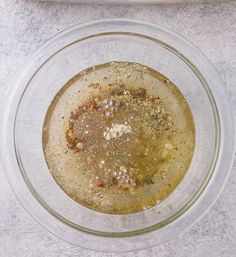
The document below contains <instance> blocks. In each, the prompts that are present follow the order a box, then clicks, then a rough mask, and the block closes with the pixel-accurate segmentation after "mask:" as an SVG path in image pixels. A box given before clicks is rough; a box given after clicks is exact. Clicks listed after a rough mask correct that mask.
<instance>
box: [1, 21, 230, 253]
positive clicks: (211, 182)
mask: <svg viewBox="0 0 236 257" xmlns="http://www.w3.org/2000/svg"><path fill="white" fill-rule="evenodd" d="M117 23H124V24H125V25H126V26H128V27H129V26H130V27H131V26H132V25H133V24H136V25H139V26H140V27H141V26H143V27H149V28H150V29H151V28H152V29H153V30H156V31H162V33H165V34H166V35H167V36H169V37H173V38H177V39H178V40H179V41H180V42H182V43H184V47H187V48H188V50H189V52H188V53H187V55H188V57H186V56H185V55H184V54H185V53H186V51H185V49H181V50H182V51H181V50H180V49H179V45H178V43H176V45H175V46H174V47H173V46H172V45H171V46H170V45H168V44H166V43H165V42H162V41H159V40H158V39H157V38H153V37H150V36H148V35H146V34H142V33H143V32H144V31H142V33H140V34H139V33H134V32H129V30H130V28H126V30H128V31H126V32H124V34H126V35H127V34H129V35H131V34H132V35H135V36H143V37H145V38H148V39H151V40H154V41H155V42H159V43H160V42H161V43H162V45H163V46H166V47H168V48H169V49H170V50H172V51H175V53H177V54H178V57H180V58H181V59H182V60H184V61H185V62H187V64H188V65H189V66H190V67H191V69H192V70H193V71H194V72H195V74H196V75H197V77H198V78H199V80H201V82H202V83H203V85H205V86H206V87H205V89H206V92H207V94H208V96H209V99H210V100H211V101H212V106H213V109H214V106H215V108H216V109H215V115H216V117H215V118H216V119H218V121H220V123H217V121H215V122H216V127H218V134H217V138H216V142H217V144H218V147H216V150H217V151H216V152H215V155H214V160H213V165H212V166H211V172H210V173H209V175H208V177H207V180H206V181H205V183H204V184H202V186H201V190H199V191H198V192H197V194H196V195H195V197H194V198H193V199H192V201H191V202H190V203H188V204H187V207H186V208H183V210H181V211H180V212H179V213H177V214H178V215H174V218H172V219H169V221H168V222H167V223H164V224H161V226H157V225H158V224H157V225H153V226H151V227H149V228H144V229H139V230H137V231H131V232H129V231H128V232H118V233H110V232H101V231H90V230H88V229H86V228H78V225H76V228H75V227H74V225H73V224H69V223H68V222H67V221H65V219H64V218H63V217H62V218H61V219H59V220H60V222H61V224H60V225H61V227H62V228H63V229H65V228H66V227H65V225H66V226H68V225H69V226H71V228H72V229H73V230H74V229H76V231H77V230H78V229H80V232H82V233H87V234H88V235H89V236H95V237H98V236H99V237H101V238H103V240H105V238H116V239H119V238H120V239H122V238H125V237H126V238H129V237H138V236H139V235H144V234H145V233H155V232H157V231H158V229H159V228H165V229H167V230H169V232H170V233H169V234H171V235H169V237H168V236H167V237H166V238H165V240H162V241H167V240H169V239H171V238H172V237H173V236H175V235H177V234H179V232H178V233H177V231H175V233H174V230H173V228H172V226H167V225H173V224H175V226H176V225H178V221H179V219H183V216H184V219H185V223H186V221H187V220H188V222H187V223H189V224H188V226H187V225H185V226H184V229H183V230H185V229H187V228H188V227H189V226H190V225H192V224H193V223H194V222H195V221H197V220H198V219H199V218H200V217H201V216H203V215H204V214H205V213H206V212H207V210H208V209H210V207H211V206H212V205H213V204H214V202H215V201H216V199H217V198H218V196H219V194H220V192H221V191H222V189H223V186H224V185H225V183H226V180H227V178H228V176H229V173H230V169H231V167H232V163H233V159H234V158H233V155H234V152H235V136H234V131H235V129H234V122H233V116H232V113H231V110H232V108H231V105H230V102H228V101H227V98H226V95H225V93H224V90H223V88H221V85H222V82H221V80H220V78H219V76H218V74H217V72H216V71H215V69H214V68H213V66H212V64H211V63H210V62H209V60H208V59H207V58H206V57H205V56H204V55H203V54H202V53H201V52H200V51H199V50H198V49H197V48H196V47H195V46H193V45H192V44H191V43H190V42H189V41H187V40H186V39H184V38H182V37H181V36H179V35H177V34H176V33H174V32H172V31H170V30H168V29H164V28H162V27H158V26H154V25H152V24H149V23H146V22H140V21H135V20H129V19H104V20H98V21H92V22H86V23H82V24H79V25H76V26H73V27H71V28H69V29H66V30H64V31H62V32H60V33H58V34H56V35H55V36H53V37H52V38H51V39H50V40H48V41H47V42H46V43H45V44H44V45H43V46H42V47H41V48H39V49H38V50H37V51H36V52H35V53H34V55H32V57H31V58H30V59H29V60H28V62H27V63H26V64H25V66H24V67H23V69H22V72H21V73H20V74H19V75H18V76H17V77H16V79H15V82H14V83H13V85H12V87H11V88H10V90H9V94H8V96H7V99H6V103H5V113H4V117H3V123H2V129H1V138H2V142H3V144H2V145H1V149H0V154H1V158H2V162H3V164H4V167H5V171H6V172H5V173H6V176H7V179H8V181H9V184H10V185H11V188H12V190H13V192H14V193H15V195H16V197H17V198H18V200H19V201H20V202H21V204H22V205H23V207H24V208H25V209H26V210H27V211H28V212H29V213H30V214H31V215H32V216H33V217H34V218H35V219H36V220H37V221H38V222H39V223H40V224H41V225H43V226H44V227H46V229H48V230H49V231H51V232H52V233H54V234H56V235H57V236H59V237H60V238H62V239H64V240H66V239H65V237H64V233H65V231H63V233H62V232H61V228H60V229H59V230H58V229H56V228H55V226H53V225H49V226H48V225H47V224H45V222H44V219H43V217H41V216H40V217H39V216H38V215H37V211H36V210H32V209H31V208H29V205H28V203H29V201H31V200H32V199H33V197H34V200H37V201H39V203H40V204H41V208H44V209H45V210H46V209H47V212H48V213H50V214H51V215H50V219H51V222H52V223H53V221H54V222H55V218H56V219H58V215H56V216H55V214H54V213H53V212H51V211H50V209H48V208H47V207H45V206H44V205H43V204H42V202H41V201H40V199H37V197H36V196H35V194H34V193H33V192H32V191H31V194H26V192H25V190H27V188H28V187H27V188H26V187H25V188H24V190H22V191H21V190H19V186H16V181H15V180H14V179H13V178H12V175H11V173H10V172H8V171H9V169H10V168H11V167H10V166H11V161H10V159H9V157H8V156H6V153H5V148H4V145H7V144H8V138H9V137H13V138H12V140H13V142H14V148H15V153H16V156H15V157H16V159H17V162H18V167H21V168H20V172H21V173H24V172H23V169H22V166H21V164H20V159H19V158H18V157H19V156H20V155H19V154H18V153H17V145H16V144H15V138H14V136H15V135H14V132H13V135H11V134H10V132H9V131H7V129H6V128H7V124H8V122H9V120H8V119H9V117H11V115H9V114H10V112H11V111H12V109H13V108H11V107H12V104H13V99H14V97H15V96H16V95H17V92H18V88H19V87H24V90H26V88H27V85H25V80H28V78H27V76H30V77H31V78H32V77H33V76H34V74H36V73H37V71H38V69H36V71H35V72H34V74H32V73H30V71H31V72H32V71H33V70H34V69H35V67H32V66H33V65H32V63H33V64H35V65H36V66H39V64H40V63H41V65H40V66H39V67H41V66H43V64H44V63H45V62H46V61H47V60H48V59H47V60H46V61H45V60H44V59H45V58H46V56H43V54H45V52H46V51H47V50H48V49H49V47H50V45H52V44H54V43H55V42H59V40H60V39H63V37H66V36H67V35H69V34H70V33H73V32H75V31H78V30H80V29H81V28H86V27H89V26H90V27H91V26H92V27H94V30H95V31H94V32H96V25H98V24H100V25H101V24H106V25H107V24H110V25H111V27H114V28H115V26H116V24H117ZM140 30H141V29H140ZM106 33H109V34H111V31H103V32H102V33H101V32H100V33H95V34H93V35H87V36H85V37H84V39H87V38H90V37H91V36H97V35H100V36H103V35H106ZM112 33H119V34H120V33H121V32H119V31H114V32H112ZM80 39H81V38H80ZM82 39H83V38H82ZM78 40H79V39H78ZM73 43H74V42H73ZM61 47H62V46H61ZM64 47H66V46H63V47H62V48H64ZM56 53H57V52H55V53H53V55H55V54H56ZM193 56H194V61H195V62H196V58H198V59H199V63H200V64H201V63H203V64H204V65H207V67H208V68H209V69H210V70H211V72H210V73H211V74H204V70H203V69H202V68H203V67H200V68H201V72H200V71H199V67H196V66H195V64H193V63H192V62H191V61H190V60H191V59H193V58H191V57H193ZM189 57H190V58H189ZM49 58H51V56H49ZM36 60H37V61H38V63H37V62H36ZM43 60H44V62H43ZM34 62H35V63H34ZM199 63H198V65H199ZM196 72H197V73H196ZM209 76H210V78H209ZM212 78H214V82H215V84H214V87H212V86H211V87H210V86H209V83H210V82H212ZM29 82H30V80H29ZM29 82H28V84H29ZM211 85H212V83H211ZM23 92H24V91H23ZM22 96H23V94H22V95H21V97H22ZM20 100H21V98H20ZM19 103H20V101H19V102H18V104H19ZM217 103H218V104H217ZM219 103H220V105H219ZM17 110H18V108H16V113H15V117H14V118H16V116H17ZM222 113H223V114H224V115H223V114H222ZM226 114H227V115H226ZM217 117H218V118H217ZM13 124H14V125H15V120H14V121H13ZM230 133H231V135H232V138H231V139H230V140H229V137H227V135H229V134H230ZM226 153H227V156H226ZM224 159H225V160H228V161H227V162H226V161H224ZM223 167H224V170H225V172H223V173H222V172H220V170H221V169H222V168H223ZM22 175H23V176H22V178H23V180H22V181H21V182H23V181H24V183H25V184H28V183H30V182H29V181H27V180H25V176H24V174H22ZM18 183H19V181H18ZM206 189H207V190H206ZM28 190H30V188H28ZM212 191H214V194H213V193H212ZM28 193H29V192H28ZM26 195H27V197H26ZM30 195H31V199H30ZM26 198H27V200H26ZM206 199H207V201H206ZM206 202H207V204H206ZM183 214H184V215H183ZM48 219H49V217H48ZM190 221H191V222H190ZM67 241H70V240H67ZM79 245H80V246H83V245H81V244H79ZM142 249H143V247H142ZM108 251H109V249H108Z"/></svg>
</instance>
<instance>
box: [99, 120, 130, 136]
mask: <svg viewBox="0 0 236 257" xmlns="http://www.w3.org/2000/svg"><path fill="white" fill-rule="evenodd" d="M128 133H131V127H130V126H128V125H125V124H114V123H112V125H111V128H106V131H104V133H103V136H104V137H105V139H106V140H111V139H112V138H117V137H121V136H123V135H124V134H128Z"/></svg>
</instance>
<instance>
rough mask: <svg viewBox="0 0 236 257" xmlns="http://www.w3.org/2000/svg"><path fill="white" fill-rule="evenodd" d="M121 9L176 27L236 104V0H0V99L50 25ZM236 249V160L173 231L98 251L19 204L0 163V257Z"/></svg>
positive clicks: (206, 256)
mask: <svg viewBox="0 0 236 257" xmlns="http://www.w3.org/2000/svg"><path fill="white" fill-rule="evenodd" d="M113 17H123V18H131V19H139V20H144V21H148V22H151V23H153V24H158V25H161V26H164V27H167V28H170V29H172V30H175V31H176V32H179V33H181V34H182V35H183V36H185V37H186V38H188V39H190V40H191V41H192V42H193V43H194V44H195V45H197V46H198V47H199V48H200V49H201V50H202V51H203V52H204V53H205V54H206V55H207V56H208V58H209V59H210V60H211V61H212V62H213V63H214V65H215V66H216V68H217V70H218V71H219V73H220V75H221V77H222V78H223V80H224V81H225V90H227V92H228V94H229V99H230V100H231V101H232V102H233V106H234V108H236V1H233V2H227V3H223V1H222V3H211V4H180V5H159V6H154V5H152V6H135V5H134V6H104V5H103V6H102V5H101V6H95V5H90V6H89V5H87V6H86V5H76V4H61V3H60V4H59V3H46V2H40V1H23V0H1V1H0V103H1V102H2V101H3V100H4V98H5V97H4V95H5V92H6V90H7V88H8V87H9V84H10V82H11V80H12V78H13V76H14V74H15V72H16V71H17V70H18V69H19V67H20V66H21V64H23V63H24V61H25V60H26V58H27V56H28V55H29V54H30V53H31V52H32V51H34V50H35V49H36V48H37V47H38V46H40V45H42V44H43V43H44V42H45V41H46V40H47V39H49V38H50V37H51V36H52V35H54V34H55V33H57V32H59V31H61V30H64V29H65V28H67V27H69V26H72V25H75V24H78V23H80V22H85V21H90V20H95V19H101V18H113ZM13 256H14V257H26V256H30V257H31V256H32V257H41V256H43V257H57V256H64V257H67V256H68V257H69V256H70V257H72V256H78V257H80V256H81V257H88V256H93V257H108V256H109V257H111V256H112V257H117V256H122V257H131V256H135V257H151V256H158V257H235V256H236V163H235V164H234V168H233V170H232V172H231V176H230V178H229V180H228V182H227V184H226V187H225V189H224V191H223V193H222V194H221V196H220V198H219V200H218V201H217V202H216V203H215V205H214V206H213V208H212V209H211V210H210V211H209V212H208V214H207V215H206V216H205V217H204V218H203V219H202V220H201V221H199V222H198V223H197V224H195V226H194V227H193V228H192V229H191V230H190V231H189V232H187V233H185V234H184V235H183V236H181V237H179V238H178V239H176V240H174V241H171V242H169V243H166V244H164V245H162V246H158V247H155V248H152V249H149V250H145V251H140V252H136V253H128V254H120V255H119V254H107V255H106V254H104V253H95V252H92V251H87V250H84V249H80V248H78V247H75V246H71V245H69V244H67V243H65V242H63V241H62V240H60V239H58V238H56V237H55V236H53V235H51V234H49V232H47V231H46V230H45V229H44V228H42V227H41V226H40V225H39V224H38V223H36V222H35V221H34V220H33V219H32V218H31V216H30V215H29V214H28V213H27V212H26V211H25V210H24V209H23V208H22V206H21V205H20V204H19V202H18V201H17V200H16V198H15V196H14V195H13V193H12V192H11V190H10V188H9V186H8V183H7V181H6V178H5V176H4V174H3V170H2V168H0V257H13Z"/></svg>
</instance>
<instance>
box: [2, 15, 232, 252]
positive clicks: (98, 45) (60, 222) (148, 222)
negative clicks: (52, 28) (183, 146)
mask: <svg viewBox="0 0 236 257" xmlns="http://www.w3.org/2000/svg"><path fill="white" fill-rule="evenodd" d="M110 61H129V62H137V63H141V64H144V65H146V66H149V67H151V68H153V69H156V70H158V71H159V72H161V73H162V74H163V75H165V76H166V77H168V78H169V79H170V80H171V81H172V82H173V83H174V84H175V85H177V87H178V88H179V90H180V91H181V92H182V94H183V95H184V96H185V98H186V99H187V101H188V103H189V105H190V108H191V110H192V113H193V117H194V120H195V129H196V146H195V151H194V156H193V159H192V162H191V165H190V167H189V169H188V171H187V173H186V175H185V177H184V178H183V180H182V181H181V182H180V184H179V185H178V186H177V188H176V189H175V190H174V191H173V192H172V193H171V194H170V195H169V196H168V197H167V198H166V199H165V200H164V201H162V202H161V203H160V204H158V205H156V206H154V207H152V208H150V209H147V210H144V211H142V212H138V213H134V214H128V215H112V214H105V213H100V212H96V211H94V210H91V209H88V208H86V207H84V206H82V205H80V204H78V203H76V202H75V201H73V200H72V199H71V198H70V197H69V196H68V195H67V194H65V193H64V191H62V189H61V188H60V187H59V186H58V184H57V183H56V182H55V180H54V179H53V177H52V176H51V174H50V172H49V170H48V167H47V164H46V161H45V158H44V153H43V148H42V129H43V122H44V118H45V114H46V112H47V109H48V107H49V105H50V103H51V101H52V99H53V98H54V96H55V94H56V93H57V92H58V91H59V89H60V88H61V87H62V86H63V85H64V84H65V83H66V82H67V81H68V80H69V79H71V78H72V77H73V76H74V75H76V74H77V73H78V72H80V71H81V70H84V69H86V68H88V67H91V66H93V65H96V64H101V63H106V62H110ZM234 135H235V131H234V126H233V118H232V114H231V106H230V104H229V102H228V100H227V99H226V96H225V92H224V87H223V86H222V82H221V80H220V78H219V76H218V74H217V72H216V70H215V69H214V68H213V67H212V65H211V64H210V62H209V61H208V60H207V58H206V57H205V56H204V55H203V54H202V53H201V52H200V51H199V50H198V49H197V48H196V47H194V46H193V45H192V44H191V43H189V42H188V41H187V40H185V39H183V38H182V37H180V36H178V35H176V34H175V33H173V32H171V31H168V30H166V29H163V28H161V27H157V26H153V25H151V24H147V23H143V22H138V21H131V20H123V19H114V20H101V21H95V22H90V23H85V24H82V25H77V26H75V27H72V28H70V29H67V30H65V31H64V32H62V33H59V34H58V35H56V36H54V37H53V38H52V39H50V40H49V41H48V42H47V43H45V44H44V45H43V46H42V47H41V48H40V49H39V50H38V51H36V53H35V54H34V55H33V56H32V57H31V58H30V60H29V61H28V62H27V63H26V64H25V66H24V67H23V68H22V71H21V73H20V74H19V75H18V76H17V77H16V80H15V82H14V84H13V86H12V88H11V90H10V92H9V95H8V98H7V101H6V103H5V105H4V117H3V120H2V124H1V157H2V161H3V164H4V167H5V171H6V176H7V178H8V180H9V183H10V185H11V187H12V189H13V191H14V192H15V194H16V196H17V198H18V199H19V200H20V202H21V203H22V205H23V206H24V207H25V209H26V210H28V211H29V213H30V214H31V215H32V216H33V217H34V218H35V219H36V220H37V221H38V222H39V223H40V224H42V225H43V226H44V227H45V228H46V229H48V230H49V231H51V232H52V233H54V234H55V235H57V236H59V237H60V238H62V239H64V240H66V241H68V242H70V243H72V244H75V245H78V246H82V247H85V248H88V249H93V250H99V251H109V252H124V251H132V250H139V249H144V248H148V247H151V246H154V245H157V244H161V243H163V242H165V241H167V240H169V239H171V238H173V237H175V236H176V235H178V234H180V233H181V232H183V231H185V230H186V229H187V228H189V227H190V226H191V225H193V223H194V222H195V221H196V220H198V219H199V218H200V217H201V216H202V215H203V214H205V213H206V211H207V210H208V209H209V208H210V207H211V205H212V204H213V203H214V201H215V200H216V199H217V197H218V196H219V193H220V192H221V190H222V188H223V185H224V184H225V182H226V179H227V177H228V175H229V172H230V168H231V166H232V162H233V157H234V150H235V136H234Z"/></svg>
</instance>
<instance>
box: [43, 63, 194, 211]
mask: <svg viewBox="0 0 236 257" xmlns="http://www.w3.org/2000/svg"><path fill="white" fill-rule="evenodd" d="M194 134H195V133H194V121H193V118H192V114H191V111H190V108H189V106H188V104H187V102H186V100H185V98H184V97H183V95H182V94H181V93H180V91H179V90H178V89H177V87H176V86H175V85H174V84H173V83H172V82H170V81H169V80H168V79H167V78H166V77H164V76H163V75H161V74H160V73H159V72H157V71H155V70H153V69H151V68H149V67H146V66H143V65H141V64H137V63H127V62H111V63H106V64H102V65H97V66H94V67H91V68H89V69H87V70H84V71H82V72H80V73H79V74H77V75H76V76H75V77H73V78H72V79H71V80H70V81H69V82H68V83H67V84H66V85H65V86H64V87H63V88H62V89H61V90H60V91H59V92H58V93H57V95H56V96H55V98H54V100H53V101H52V103H51V105H50V107H49V109H48V112H47V115H46V118H45V123H44V130H43V148H44V154H45V158H46V161H47V164H48V167H49V170H50V172H51V174H52V176H53V177H54V179H55V180H56V182H57V183H58V184H59V186H60V187H61V188H62V189H63V190H64V192H66V193H67V194H68V195H69V196H70V197H71V198H73V199H74V200H75V201H77V202H78V203H80V204H82V205H84V206H86V207H88V208H91V209H94V210H96V211H101V212H105V213H113V214H125V213H133V212H138V211H142V210H145V209H147V208H150V207H152V206H154V205H156V204H158V203H160V202H161V201H162V200H163V199H165V198H166V197H167V196H168V195H169V194H170V193H171V192H172V191H173V190H174V189H175V188H176V186H177V185H178V184H179V182H180V181H181V179H182V178H183V176H184V175H185V173H186V171H187V169H188V167H189V165H190V162H191V159H192V155H193V151H194V145H195V137H194V136H195V135H194Z"/></svg>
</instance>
